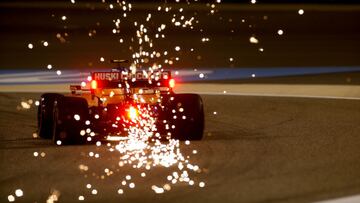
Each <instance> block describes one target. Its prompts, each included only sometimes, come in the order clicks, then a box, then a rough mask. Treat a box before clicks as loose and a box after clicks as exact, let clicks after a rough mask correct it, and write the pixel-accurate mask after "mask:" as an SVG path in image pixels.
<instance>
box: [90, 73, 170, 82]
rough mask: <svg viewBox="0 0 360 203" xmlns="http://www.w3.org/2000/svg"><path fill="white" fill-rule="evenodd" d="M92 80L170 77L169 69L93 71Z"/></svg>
mask: <svg viewBox="0 0 360 203" xmlns="http://www.w3.org/2000/svg"><path fill="white" fill-rule="evenodd" d="M92 77H93V79H94V80H109V81H119V80H129V79H130V80H131V79H133V78H135V79H136V80H148V79H155V80H161V79H165V80H166V79H170V71H163V72H153V73H150V72H145V71H138V72H136V73H135V74H132V73H126V72H95V73H93V76H92Z"/></svg>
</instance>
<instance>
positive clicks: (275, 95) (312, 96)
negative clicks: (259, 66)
mask: <svg viewBox="0 0 360 203" xmlns="http://www.w3.org/2000/svg"><path fill="white" fill-rule="evenodd" d="M178 93H185V92H178ZM189 93H196V94H203V95H218V96H226V95H228V96H254V97H292V98H310V99H347V100H360V98H359V97H337V96H316V95H293V94H262V93H239V92H226V93H220V92H189Z"/></svg>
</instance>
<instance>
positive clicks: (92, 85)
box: [90, 80, 97, 89]
mask: <svg viewBox="0 0 360 203" xmlns="http://www.w3.org/2000/svg"><path fill="white" fill-rule="evenodd" d="M90 86H91V89H96V88H97V81H96V80H92V81H91V84H90Z"/></svg>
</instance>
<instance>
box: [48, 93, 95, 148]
mask: <svg viewBox="0 0 360 203" xmlns="http://www.w3.org/2000/svg"><path fill="white" fill-rule="evenodd" d="M88 118H89V109H88V103H87V101H86V99H84V98H80V97H62V98H59V99H57V100H55V102H54V111H53V119H54V125H53V133H52V135H53V142H54V143H55V144H57V145H67V144H83V143H85V141H86V137H85V135H84V134H85V133H82V134H81V131H83V132H85V126H86V125H85V122H86V120H88Z"/></svg>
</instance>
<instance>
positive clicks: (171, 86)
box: [169, 79, 175, 88]
mask: <svg viewBox="0 0 360 203" xmlns="http://www.w3.org/2000/svg"><path fill="white" fill-rule="evenodd" d="M169 87H170V88H174V87H175V80H174V79H170V80H169Z"/></svg>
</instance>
